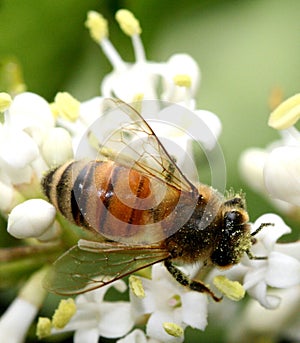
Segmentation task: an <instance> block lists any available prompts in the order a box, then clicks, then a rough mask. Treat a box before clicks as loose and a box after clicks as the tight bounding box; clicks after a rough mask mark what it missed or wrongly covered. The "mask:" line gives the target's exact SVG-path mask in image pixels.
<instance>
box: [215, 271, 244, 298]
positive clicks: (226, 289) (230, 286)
mask: <svg viewBox="0 0 300 343" xmlns="http://www.w3.org/2000/svg"><path fill="white" fill-rule="evenodd" d="M213 283H214V285H215V286H216V287H217V288H218V290H219V291H220V292H222V293H223V294H224V295H225V296H226V297H227V298H228V299H230V300H234V301H239V300H241V299H243V298H244V296H245V289H244V287H243V286H242V285H241V284H240V283H239V282H238V281H231V280H229V279H227V277H226V276H224V275H218V276H216V277H215V278H214V280H213Z"/></svg>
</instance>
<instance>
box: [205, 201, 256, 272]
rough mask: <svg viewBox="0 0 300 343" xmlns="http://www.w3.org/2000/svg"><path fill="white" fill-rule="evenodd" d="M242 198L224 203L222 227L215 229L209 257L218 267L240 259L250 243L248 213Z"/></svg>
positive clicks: (226, 265)
mask: <svg viewBox="0 0 300 343" xmlns="http://www.w3.org/2000/svg"><path fill="white" fill-rule="evenodd" d="M244 208H245V205H244V202H243V201H242V198H240V197H236V198H233V199H230V200H228V201H226V202H225V203H224V207H223V213H222V227H221V228H220V229H218V231H217V235H216V236H217V238H216V244H215V249H214V250H213V252H212V254H211V256H210V258H211V261H212V263H213V264H215V265H217V266H219V267H230V266H232V265H233V264H236V263H238V262H239V261H240V259H241V258H242V256H243V254H244V253H245V252H248V251H249V249H250V247H251V245H252V241H251V234H250V226H249V224H248V220H249V217H248V214H247V212H246V210H245V209H244Z"/></svg>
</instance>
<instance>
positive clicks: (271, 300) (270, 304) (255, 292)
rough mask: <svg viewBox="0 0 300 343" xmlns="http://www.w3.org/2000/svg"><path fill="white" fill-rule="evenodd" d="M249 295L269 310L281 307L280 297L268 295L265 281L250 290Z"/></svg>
mask: <svg viewBox="0 0 300 343" xmlns="http://www.w3.org/2000/svg"><path fill="white" fill-rule="evenodd" d="M247 293H248V294H249V295H250V296H252V297H253V298H255V299H256V300H257V301H259V303H260V304H261V305H262V306H263V307H265V308H267V309H275V308H277V307H278V306H279V305H280V301H281V299H280V297H278V296H277V295H268V294H267V285H266V283H265V282H263V281H262V282H259V283H258V284H256V285H255V286H254V287H252V288H250V289H248V290H247Z"/></svg>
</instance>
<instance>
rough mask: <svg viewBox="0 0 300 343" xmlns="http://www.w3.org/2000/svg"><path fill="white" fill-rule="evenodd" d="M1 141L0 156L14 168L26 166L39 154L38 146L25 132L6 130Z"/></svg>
mask: <svg viewBox="0 0 300 343" xmlns="http://www.w3.org/2000/svg"><path fill="white" fill-rule="evenodd" d="M3 133H4V136H2V137H1V141H0V156H1V159H3V160H4V161H5V162H6V163H7V164H8V165H10V166H11V167H13V168H24V167H25V166H26V165H27V164H29V163H30V162H32V161H33V160H34V159H35V158H36V157H37V156H38V154H39V150H38V146H37V145H36V143H35V142H34V140H33V139H32V138H31V137H30V136H29V135H28V134H27V133H25V132H23V131H19V130H5V132H3Z"/></svg>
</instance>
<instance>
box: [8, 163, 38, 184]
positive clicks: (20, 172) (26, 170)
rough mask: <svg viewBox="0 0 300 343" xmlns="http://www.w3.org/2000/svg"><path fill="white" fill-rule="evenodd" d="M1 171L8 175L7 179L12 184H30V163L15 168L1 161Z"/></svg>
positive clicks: (31, 174)
mask: <svg viewBox="0 0 300 343" xmlns="http://www.w3.org/2000/svg"><path fill="white" fill-rule="evenodd" d="M1 167H2V168H3V172H4V173H5V174H6V175H8V179H9V181H10V183H11V184H13V185H20V184H24V183H26V184H30V183H31V181H32V176H33V172H32V171H33V170H32V167H31V166H30V165H27V166H25V167H23V168H15V167H12V166H10V165H7V164H5V163H1Z"/></svg>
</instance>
